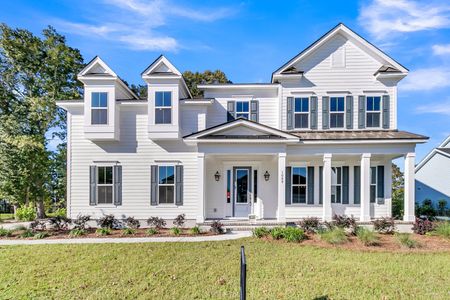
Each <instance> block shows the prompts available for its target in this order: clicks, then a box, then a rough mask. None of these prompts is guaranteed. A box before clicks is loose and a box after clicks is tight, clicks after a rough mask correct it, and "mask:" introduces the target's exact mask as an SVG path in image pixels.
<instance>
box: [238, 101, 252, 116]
mask: <svg viewBox="0 0 450 300" xmlns="http://www.w3.org/2000/svg"><path fill="white" fill-rule="evenodd" d="M236 118H246V119H250V103H249V102H248V101H236Z"/></svg>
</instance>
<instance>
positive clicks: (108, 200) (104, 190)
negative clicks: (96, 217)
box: [97, 166, 114, 204]
mask: <svg viewBox="0 0 450 300" xmlns="http://www.w3.org/2000/svg"><path fill="white" fill-rule="evenodd" d="M113 197H114V172H113V167H112V166H98V167H97V204H112V203H113Z"/></svg>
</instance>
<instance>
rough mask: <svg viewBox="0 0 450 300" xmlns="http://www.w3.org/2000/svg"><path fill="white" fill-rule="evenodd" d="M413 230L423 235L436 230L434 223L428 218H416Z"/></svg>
mask: <svg viewBox="0 0 450 300" xmlns="http://www.w3.org/2000/svg"><path fill="white" fill-rule="evenodd" d="M412 230H413V231H414V233H417V234H420V235H423V234H426V233H429V232H432V231H433V230H434V224H433V222H431V221H430V220H428V219H419V218H416V221H415V222H414V226H413V228H412Z"/></svg>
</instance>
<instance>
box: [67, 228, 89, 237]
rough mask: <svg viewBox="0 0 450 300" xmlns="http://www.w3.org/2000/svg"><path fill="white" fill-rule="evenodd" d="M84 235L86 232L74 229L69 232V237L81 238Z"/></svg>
mask: <svg viewBox="0 0 450 300" xmlns="http://www.w3.org/2000/svg"><path fill="white" fill-rule="evenodd" d="M85 234H86V231H85V230H84V229H80V228H74V229H72V230H71V231H70V233H69V236H71V237H77V236H83V235H85Z"/></svg>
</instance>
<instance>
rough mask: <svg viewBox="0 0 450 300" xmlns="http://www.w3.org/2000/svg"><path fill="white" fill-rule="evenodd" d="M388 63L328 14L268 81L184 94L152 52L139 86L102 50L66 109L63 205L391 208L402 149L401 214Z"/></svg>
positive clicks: (217, 209)
mask: <svg viewBox="0 0 450 300" xmlns="http://www.w3.org/2000/svg"><path fill="white" fill-rule="evenodd" d="M407 74H408V70H407V69H406V68H405V67H403V66H402V65H401V64H399V63H398V62H396V61H395V60H393V59H392V58H390V57H389V56H387V55H386V54H385V53H383V52H382V51H380V50H379V49H378V48H376V47H375V46H374V45H372V44H370V43H369V42H368V41H366V40H365V39H363V38H362V37H361V36H359V35H357V34H356V33H355V32H353V31H352V30H350V29H349V28H347V27H346V26H345V25H343V24H339V25H337V26H336V27H334V28H333V29H331V30H330V31H329V32H327V33H326V34H325V35H323V36H322V37H321V38H320V39H319V40H317V41H316V42H314V43H313V44H312V45H311V46H309V47H308V48H306V49H305V50H303V51H302V52H301V53H299V54H298V55H296V56H295V57H294V58H292V59H291V60H290V61H288V62H287V63H285V64H284V65H282V66H281V67H280V68H279V69H277V70H276V71H275V72H273V74H272V78H271V82H269V83H255V84H252V83H243V84H202V85H200V86H198V88H199V89H201V90H202V91H203V92H204V97H203V98H201V99H194V98H192V97H191V95H190V92H189V89H188V87H187V86H186V83H185V81H184V79H183V76H182V74H181V73H180V71H179V70H178V69H177V68H176V67H175V66H174V65H172V63H171V62H170V61H169V60H168V59H167V58H166V57H164V56H160V57H159V58H157V59H156V60H155V61H154V62H153V63H151V64H150V66H149V67H148V68H147V69H145V70H144V71H143V72H142V79H143V80H144V81H145V82H146V84H147V86H148V99H139V98H138V97H137V96H136V95H135V94H134V93H133V92H132V91H131V90H130V89H129V88H128V87H127V86H126V85H125V84H124V83H123V82H122V81H121V79H120V78H119V77H118V76H117V75H116V74H115V73H114V71H113V70H112V69H111V68H110V67H108V65H107V64H106V63H105V62H104V61H102V60H101V59H100V58H99V57H96V58H94V59H93V60H92V61H91V62H90V63H89V64H88V65H87V66H86V67H85V69H84V70H83V71H82V72H80V74H79V76H78V79H79V80H80V81H81V82H82V83H83V84H84V99H81V100H67V101H59V102H58V105H59V106H60V107H62V108H64V109H65V110H67V115H68V117H67V120H68V124H67V128H68V141H67V142H68V158H67V159H68V161H67V169H68V176H67V179H68V182H67V210H68V215H69V217H72V218H74V217H76V216H77V215H79V214H88V215H91V216H93V217H94V218H97V217H100V216H102V215H104V214H114V215H116V216H117V217H119V218H122V217H128V216H132V217H135V218H137V219H141V220H144V219H147V218H149V217H150V216H158V217H162V218H165V219H173V218H174V217H176V216H177V215H179V214H183V213H184V214H185V215H186V218H187V219H189V220H191V221H195V222H197V223H203V222H205V220H209V219H247V220H248V219H249V218H250V219H257V220H258V219H260V220H274V221H275V222H281V223H282V222H289V221H293V220H298V219H301V218H305V217H313V216H314V217H320V218H323V219H324V220H330V219H332V217H333V215H334V214H338V215H339V214H345V215H349V216H350V215H353V216H354V217H355V218H356V219H358V220H360V221H362V222H367V221H370V220H371V219H374V218H378V217H383V216H390V215H391V162H392V160H393V159H397V158H399V157H403V158H404V163H405V210H404V211H405V215H404V220H405V221H413V220H414V164H415V146H416V144H417V143H423V142H425V141H426V139H427V138H426V137H424V136H422V135H417V134H413V133H409V132H405V131H399V130H398V129H397V114H398V111H397V84H398V82H399V81H400V80H401V79H403V78H404V77H405V76H406V75H407Z"/></svg>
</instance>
